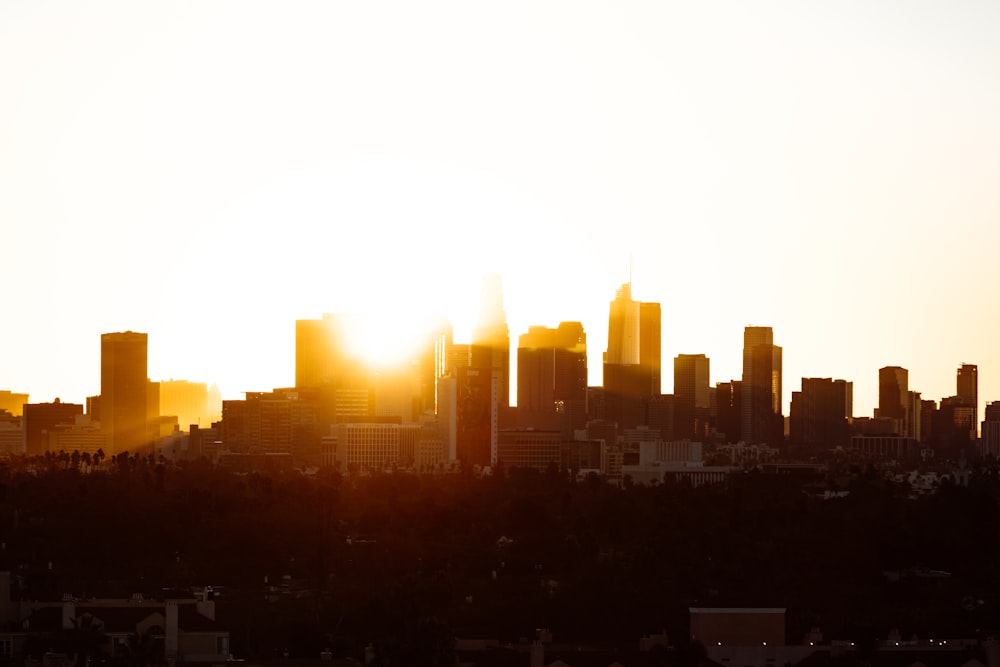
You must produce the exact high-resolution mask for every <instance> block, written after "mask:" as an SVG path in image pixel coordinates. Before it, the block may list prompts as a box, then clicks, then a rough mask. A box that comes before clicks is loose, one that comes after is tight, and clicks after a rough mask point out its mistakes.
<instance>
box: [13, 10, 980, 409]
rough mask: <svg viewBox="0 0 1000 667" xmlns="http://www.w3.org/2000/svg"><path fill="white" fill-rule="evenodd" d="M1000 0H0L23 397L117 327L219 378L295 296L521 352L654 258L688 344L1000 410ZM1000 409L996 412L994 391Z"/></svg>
mask: <svg viewBox="0 0 1000 667" xmlns="http://www.w3.org/2000/svg"><path fill="white" fill-rule="evenodd" d="M998 32H1000V6H997V5H995V4H991V3H978V2H971V1H970V2H961V3H954V4H949V5H947V6H945V5H938V4H932V3H912V2H903V1H902V0H899V1H890V2H884V3H876V4H873V3H863V2H847V3H837V4H836V5H818V4H817V5H811V4H804V3H767V2H765V3H754V4H753V5H752V6H750V5H746V4H744V3H739V2H735V1H733V2H715V3H685V4H669V3H644V2H630V3H625V4H623V5H620V6H604V5H598V4H585V5H581V4H579V3H569V2H554V3H544V4H541V5H539V4H537V3H517V2H515V3H504V4H503V5H495V6H494V5H486V6H483V5H468V4H463V3H438V2H430V3H420V4H419V5H409V4H403V3H379V4H372V5H359V6H354V5H328V4H326V3H319V2H316V3H313V2H303V3H296V4H295V5H293V6H280V7H279V6H277V5H274V4H272V3H260V2H216V3H211V4H205V3H170V4H155V5H146V4H136V3H129V2H95V3H88V4H87V5H79V4H75V3H70V2H59V1H56V2H51V3H35V2H20V1H13V2H7V3H4V4H3V5H0V239H2V245H0V253H2V255H0V257H2V259H0V285H3V286H4V287H6V289H5V297H6V298H5V300H4V304H3V308H2V315H0V389H9V390H11V391H15V392H22V393H28V394H30V397H31V400H32V401H33V402H44V401H51V400H52V399H54V398H55V397H57V396H58V397H60V398H61V399H62V400H64V401H72V402H80V403H82V402H83V400H84V398H85V397H86V396H88V395H93V394H96V393H99V391H100V370H99V368H100V334H101V333H106V332H112V331H125V330H133V331H142V332H146V333H148V334H149V376H150V378H151V379H153V380H160V379H167V378H171V377H172V378H178V379H187V380H191V381H196V382H207V383H213V382H214V383H217V384H218V385H219V386H220V388H221V390H222V392H223V395H224V397H225V398H241V397H242V392H244V391H266V390H269V389H271V388H274V387H282V386H291V385H292V384H293V383H294V327H295V320H297V319H316V318H319V317H320V316H321V315H322V314H323V313H325V312H354V311H363V312H372V313H380V314H385V313H386V312H389V313H402V314H403V315H404V316H411V315H413V314H414V313H416V312H423V313H426V314H428V315H433V314H444V315H446V316H448V317H449V319H450V320H451V322H452V324H453V325H454V327H455V340H456V341H457V342H463V341H465V342H467V341H468V340H469V338H470V335H471V329H472V326H473V324H474V322H475V318H476V314H477V312H478V309H479V289H480V282H481V279H482V275H483V274H484V273H486V272H498V273H500V274H502V276H503V286H504V303H505V307H506V311H507V321H508V326H509V328H510V332H511V347H512V350H513V349H516V345H517V338H518V336H519V335H520V334H522V333H525V332H526V331H527V328H528V326H531V325H543V326H549V327H554V326H556V325H557V324H558V323H559V322H560V321H580V322H582V323H583V326H584V329H585V331H586V334H587V343H588V353H589V361H588V366H589V373H590V382H591V384H599V383H600V381H601V363H600V361H601V354H602V353H603V351H604V350H605V348H606V342H607V316H608V304H609V303H610V301H611V300H612V299H613V298H614V293H615V290H616V289H617V287H618V286H620V285H621V284H622V283H624V282H627V281H628V279H629V260H630V258H631V266H632V283H633V289H634V293H633V296H634V298H635V299H636V300H640V301H657V302H659V303H661V304H662V311H663V321H662V330H663V348H662V354H663V391H664V392H665V393H670V392H671V391H672V384H673V382H672V379H673V378H672V368H673V367H672V359H673V358H674V357H675V356H676V355H677V354H682V353H683V354H697V353H704V354H706V355H707V356H708V357H709V358H710V359H711V383H712V385H713V386H714V384H715V383H717V382H724V381H728V380H730V379H739V377H740V374H741V372H742V338H743V328H744V327H745V326H747V325H758V326H770V327H772V328H773V330H774V340H775V343H776V344H777V345H780V346H781V347H782V348H783V371H784V372H783V390H784V391H783V393H784V396H783V411H784V413H785V414H786V415H787V414H788V403H789V399H790V396H791V393H792V392H793V391H797V390H798V389H799V386H800V385H799V382H800V378H802V377H833V378H840V379H845V380H849V381H851V382H853V383H854V397H855V400H854V414H855V415H856V416H866V415H871V412H872V409H873V408H874V407H875V406H876V404H877V400H878V399H877V396H878V391H877V386H878V369H879V368H880V367H883V366H896V365H898V366H903V367H905V368H907V369H909V372H910V374H909V378H910V389H911V390H914V391H920V392H921V393H922V396H923V398H924V399H933V400H935V401H939V400H940V399H941V398H942V397H945V396H951V395H953V394H954V393H955V371H956V369H957V368H958V366H959V365H960V364H961V363H962V362H965V363H971V364H977V365H978V366H979V378H980V383H979V396H980V408H982V405H983V404H984V403H986V402H988V401H992V400H1000V347H998V346H997V343H996V341H997V337H996V334H995V330H996V329H997V328H998V325H1000V321H998V320H1000V315H998V314H997V313H996V312H995V310H996V309H995V307H994V304H993V302H992V290H993V289H995V286H996V285H1000V262H997V261H996V260H995V257H994V255H995V254H996V248H997V242H998V241H1000V224H998V223H1000V188H998V187H997V183H1000V88H998V86H997V85H996V82H997V81H998V80H1000V43H998V42H1000V41H998V40H996V39H995V35H996V34H997V33H998ZM980 417H982V411H981V410H980Z"/></svg>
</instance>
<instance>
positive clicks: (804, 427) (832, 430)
mask: <svg viewBox="0 0 1000 667" xmlns="http://www.w3.org/2000/svg"><path fill="white" fill-rule="evenodd" d="M853 408H854V384H853V383H852V382H847V381H845V380H832V379H830V378H802V391H796V392H793V393H792V404H791V410H790V415H789V421H790V437H791V439H792V442H795V443H796V444H809V445H823V446H826V447H830V448H832V447H837V446H841V445H844V446H846V445H847V444H848V419H850V418H851V417H852V416H853V414H852V413H853Z"/></svg>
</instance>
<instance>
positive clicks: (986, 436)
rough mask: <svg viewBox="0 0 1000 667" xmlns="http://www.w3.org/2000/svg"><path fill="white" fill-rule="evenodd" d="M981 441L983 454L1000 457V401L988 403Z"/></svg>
mask: <svg viewBox="0 0 1000 667" xmlns="http://www.w3.org/2000/svg"><path fill="white" fill-rule="evenodd" d="M981 442H982V446H981V449H980V452H981V453H982V455H983V456H992V457H994V458H997V457H1000V401H993V402H992V403H989V404H987V405H986V414H985V419H984V420H983V435H982V440H981Z"/></svg>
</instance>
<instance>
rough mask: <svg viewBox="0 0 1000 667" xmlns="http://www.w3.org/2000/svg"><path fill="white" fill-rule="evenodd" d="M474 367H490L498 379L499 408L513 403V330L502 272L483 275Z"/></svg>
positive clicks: (474, 341) (474, 340)
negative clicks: (511, 373) (511, 359)
mask: <svg viewBox="0 0 1000 667" xmlns="http://www.w3.org/2000/svg"><path fill="white" fill-rule="evenodd" d="M472 367H473V368H480V369H482V368H488V369H491V370H492V373H493V377H495V378H496V379H497V388H498V391H499V401H500V407H502V408H506V407H508V406H509V405H510V330H509V329H508V328H507V313H506V312H505V311H504V307H503V287H502V285H501V282H500V274H498V273H489V274H486V276H484V277H483V293H482V300H481V302H480V309H479V321H478V322H477V324H476V328H475V329H474V330H473V332H472Z"/></svg>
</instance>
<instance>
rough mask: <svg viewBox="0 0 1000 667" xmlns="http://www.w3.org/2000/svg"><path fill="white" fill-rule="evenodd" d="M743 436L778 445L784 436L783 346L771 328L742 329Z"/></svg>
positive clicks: (748, 441) (745, 439) (751, 439)
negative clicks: (776, 340) (782, 393)
mask: <svg viewBox="0 0 1000 667" xmlns="http://www.w3.org/2000/svg"><path fill="white" fill-rule="evenodd" d="M741 408H742V409H741V424H740V439H742V440H743V441H744V442H746V443H748V444H759V443H766V444H769V445H776V444H778V442H780V441H781V440H782V438H783V437H784V430H785V429H784V417H783V416H782V410H781V348H780V347H778V346H777V345H775V344H774V333H773V332H772V330H771V327H746V328H745V329H744V330H743V396H742V405H741Z"/></svg>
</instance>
